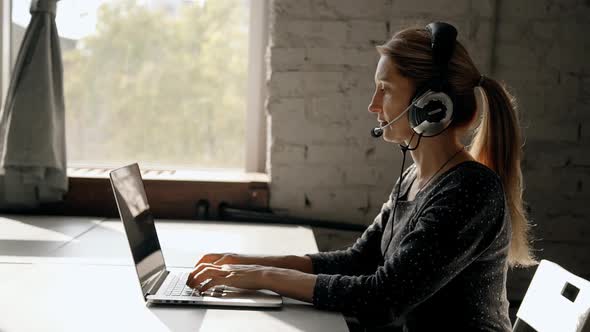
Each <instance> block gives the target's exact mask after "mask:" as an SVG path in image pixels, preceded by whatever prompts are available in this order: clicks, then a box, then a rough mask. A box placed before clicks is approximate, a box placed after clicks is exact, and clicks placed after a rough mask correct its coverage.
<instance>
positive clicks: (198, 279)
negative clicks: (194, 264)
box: [187, 266, 231, 291]
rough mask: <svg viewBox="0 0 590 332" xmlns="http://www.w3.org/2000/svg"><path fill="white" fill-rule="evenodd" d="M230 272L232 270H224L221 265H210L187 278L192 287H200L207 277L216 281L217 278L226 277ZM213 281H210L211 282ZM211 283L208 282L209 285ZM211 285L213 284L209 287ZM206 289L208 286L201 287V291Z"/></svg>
mask: <svg viewBox="0 0 590 332" xmlns="http://www.w3.org/2000/svg"><path fill="white" fill-rule="evenodd" d="M230 273H231V272H230V271H227V270H222V269H220V268H219V267H215V266H209V267H206V268H204V269H203V270H201V271H200V272H198V273H197V274H196V275H194V276H193V277H192V278H190V277H189V279H188V280H187V285H188V286H189V287H191V288H196V287H199V286H200V285H201V284H202V283H203V281H205V280H207V279H212V280H211V281H214V280H215V279H216V278H220V277H225V276H227V275H229V274H230ZM211 281H209V283H211ZM209 283H207V285H209ZM210 287H212V286H209V287H207V288H210ZM205 289H206V288H199V291H204V290H205Z"/></svg>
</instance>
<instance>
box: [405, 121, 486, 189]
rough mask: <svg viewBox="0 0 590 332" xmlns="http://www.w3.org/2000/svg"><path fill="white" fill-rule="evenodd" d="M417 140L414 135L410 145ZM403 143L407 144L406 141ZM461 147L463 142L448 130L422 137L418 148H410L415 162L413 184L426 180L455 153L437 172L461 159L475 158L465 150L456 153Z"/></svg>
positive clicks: (459, 161)
mask: <svg viewBox="0 0 590 332" xmlns="http://www.w3.org/2000/svg"><path fill="white" fill-rule="evenodd" d="M417 141H418V138H417V136H415V137H414V139H413V140H412V142H411V146H410V147H414V146H415V145H416V142H417ZM405 144H408V141H406V142H405ZM462 148H463V144H462V143H461V142H460V141H459V140H457V139H456V136H454V135H451V134H449V131H445V132H443V133H442V134H440V135H437V136H434V137H422V139H421V140H420V144H419V145H418V148H417V149H416V150H413V151H412V150H410V154H411V156H412V159H413V160H414V163H415V164H416V181H415V184H416V183H418V184H420V183H424V182H426V181H428V179H430V178H431V177H432V176H433V175H434V174H435V173H436V172H437V171H439V169H440V168H441V166H443V164H444V163H445V162H447V161H449V159H450V158H451V157H453V155H455V156H454V157H453V159H452V160H450V161H449V162H448V163H447V164H446V165H445V167H444V168H443V169H440V172H439V174H440V173H442V172H444V171H445V170H448V169H449V168H451V167H453V166H455V165H457V164H459V163H461V162H463V161H467V160H475V159H474V158H473V157H472V156H471V155H470V154H469V152H467V151H460V152H459V153H457V152H458V151H459V150H460V149H462Z"/></svg>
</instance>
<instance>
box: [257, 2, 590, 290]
mask: <svg viewBox="0 0 590 332" xmlns="http://www.w3.org/2000/svg"><path fill="white" fill-rule="evenodd" d="M271 8H272V15H271V25H272V28H271V31H272V32H271V38H270V49H269V51H270V53H269V59H268V61H269V63H268V68H269V70H270V75H269V82H268V88H269V102H268V113H269V116H270V120H269V125H270V132H271V134H270V139H269V142H270V149H269V151H270V152H269V157H268V160H269V164H270V173H271V180H272V183H271V207H273V208H275V209H278V210H281V211H286V212H287V213H289V214H290V215H293V216H299V217H309V218H316V219H328V220H336V221H343V222H353V223H360V224H369V223H371V222H372V221H373V219H374V217H375V215H376V214H377V212H378V211H379V208H380V207H381V204H382V203H383V201H384V200H385V199H386V198H387V196H388V195H389V192H390V191H391V190H392V187H393V185H394V183H395V180H396V179H397V177H398V176H399V172H400V169H399V167H400V166H401V152H400V151H399V148H398V147H397V146H395V145H393V144H388V143H385V142H383V141H381V140H375V139H372V138H370V137H369V130H370V128H372V127H373V126H375V125H376V121H375V116H374V115H371V114H369V113H368V112H367V105H368V103H369V101H370V98H371V94H372V90H373V84H374V83H373V74H374V70H375V65H376V63H377V61H378V58H379V57H378V54H377V53H376V51H375V49H374V46H375V45H378V44H381V43H383V42H385V41H386V40H387V39H388V38H389V37H390V35H391V34H393V33H394V32H395V31H397V30H398V29H400V28H403V27H407V26H411V25H418V26H424V25H425V24H426V23H428V22H430V21H433V20H446V21H448V22H450V23H453V24H455V25H456V26H457V28H458V30H459V39H460V40H461V41H462V42H463V44H464V45H465V46H466V47H467V49H468V50H469V51H470V53H471V55H472V57H473V58H474V61H475V62H476V64H477V65H478V67H479V69H480V71H481V72H483V73H484V74H486V75H489V76H491V77H493V78H496V79H499V80H503V81H505V82H506V83H507V84H508V85H509V88H510V90H511V91H512V92H514V94H515V95H516V97H517V100H518V104H519V107H520V110H521V117H522V125H523V126H524V127H525V128H524V131H525V134H526V143H525V146H524V149H525V160H524V161H523V172H524V175H525V187H526V189H525V200H526V201H527V203H528V205H529V206H530V210H531V218H532V219H533V221H534V222H535V223H536V224H537V226H536V227H535V228H534V232H535V235H537V234H538V236H537V238H542V239H543V240H539V241H538V242H537V243H536V247H537V248H538V249H543V251H540V252H539V253H538V256H539V257H541V258H548V259H553V260H554V261H556V262H558V263H562V264H563V266H564V267H566V268H569V269H570V270H572V271H573V272H574V273H577V274H579V275H582V276H584V277H586V278H590V263H589V262H588V257H589V256H588V255H586V254H584V253H587V252H590V237H589V235H590V228H589V226H588V225H590V224H589V223H588V220H589V219H590V218H589V217H590V208H589V207H588V206H589V205H588V204H587V202H588V201H590V197H589V195H588V193H589V190H590V153H589V152H590V150H589V149H588V146H589V145H588V144H589V143H590V125H588V123H590V122H589V121H590V110H589V103H590V62H589V61H588V51H586V50H588V49H590V39H588V38H587V37H586V36H585V33H586V32H587V31H590V20H589V18H590V9H589V8H590V6H588V5H587V4H586V2H584V1H581V0H577V1H576V0H568V1H559V2H555V1H550V0H542V1H538V0H519V1H501V2H498V1H496V0H460V1H457V0H453V1H451V0H445V1H434V0H402V1H399V0H395V1H394V0H370V1H360V0H297V1H295V0H274V1H273V4H272V5H271ZM411 162H412V160H411V157H410V156H409V154H408V159H407V161H406V166H408V165H409V164H411ZM316 235H317V236H318V241H319V246H320V249H322V250H329V249H333V248H336V247H341V246H343V245H344V244H350V243H351V242H352V241H353V240H354V239H355V238H356V237H357V236H358V234H357V233H354V232H336V231H331V230H321V231H318V232H317V234H316ZM531 275H532V270H529V271H520V272H518V270H517V273H513V274H511V277H510V278H511V279H510V283H509V291H510V296H511V298H513V299H518V298H519V297H520V296H522V294H524V291H525V290H526V287H527V286H528V282H529V281H530V276H531Z"/></svg>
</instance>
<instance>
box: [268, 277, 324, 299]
mask: <svg viewBox="0 0 590 332" xmlns="http://www.w3.org/2000/svg"><path fill="white" fill-rule="evenodd" d="M264 279H265V284H266V285H267V287H265V288H268V289H270V290H272V291H273V292H275V293H278V294H280V295H282V296H287V297H290V298H293V299H297V300H300V301H304V302H308V303H313V291H314V288H315V283H316V279H317V276H316V275H314V274H309V273H304V272H301V271H297V270H294V269H281V268H274V269H269V270H268V271H266V272H265V276H264Z"/></svg>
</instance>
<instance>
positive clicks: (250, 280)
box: [187, 263, 317, 302]
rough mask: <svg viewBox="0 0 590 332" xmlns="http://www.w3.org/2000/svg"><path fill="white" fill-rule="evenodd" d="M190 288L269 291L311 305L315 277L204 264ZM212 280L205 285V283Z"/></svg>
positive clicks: (264, 268) (261, 268)
mask: <svg viewBox="0 0 590 332" xmlns="http://www.w3.org/2000/svg"><path fill="white" fill-rule="evenodd" d="M191 275H192V277H190V276H189V279H188V280H187V285H188V286H189V287H191V288H197V289H198V290H199V291H200V292H205V291H207V290H208V289H210V288H211V287H214V286H219V285H225V286H230V287H236V288H243V289H252V290H257V289H268V290H271V291H274V292H275V293H278V294H280V295H284V296H288V297H291V298H294V299H298V300H301V301H306V302H312V298H313V291H314V287H315V282H316V279H317V276H316V275H313V274H309V273H304V272H301V271H297V270H290V269H283V268H277V267H269V266H261V265H243V264H224V265H215V264H211V263H201V264H199V265H198V266H197V268H195V270H194V271H193V272H191ZM207 280H209V281H208V282H207V283H206V284H204V285H203V286H200V285H201V284H202V283H203V282H205V281H207Z"/></svg>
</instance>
